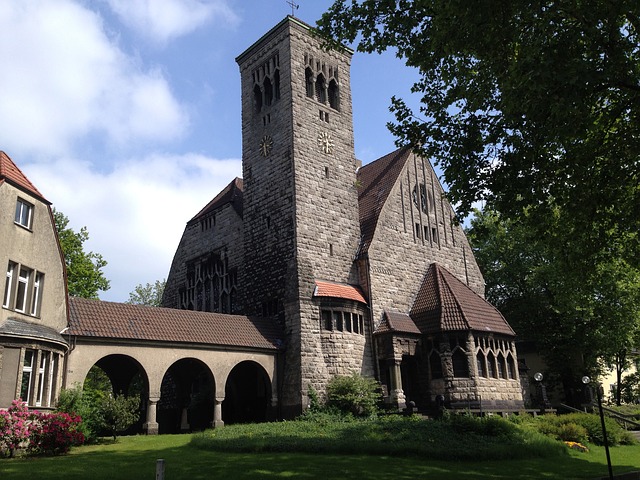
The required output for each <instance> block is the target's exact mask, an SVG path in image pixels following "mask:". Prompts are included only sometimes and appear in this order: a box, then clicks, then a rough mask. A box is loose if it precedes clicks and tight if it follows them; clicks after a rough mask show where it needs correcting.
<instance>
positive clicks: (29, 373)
mask: <svg viewBox="0 0 640 480" xmlns="http://www.w3.org/2000/svg"><path fill="white" fill-rule="evenodd" d="M37 354H38V351H37V350H35V349H32V348H27V349H25V351H24V357H23V359H22V380H21V383H20V398H21V400H22V401H23V402H26V403H27V405H31V402H30V401H31V393H32V391H33V363H34V361H35V359H36V357H37ZM28 355H30V362H29V364H28V365H27V363H26V362H27V358H28V357H27V356H28ZM25 375H26V381H27V383H26V384H25ZM25 386H26V392H25Z"/></svg>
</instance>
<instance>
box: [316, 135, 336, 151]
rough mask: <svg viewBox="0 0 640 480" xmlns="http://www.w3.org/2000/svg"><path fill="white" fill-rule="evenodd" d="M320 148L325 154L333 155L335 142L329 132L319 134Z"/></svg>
mask: <svg viewBox="0 0 640 480" xmlns="http://www.w3.org/2000/svg"><path fill="white" fill-rule="evenodd" d="M318 147H320V150H322V152H323V153H327V154H329V155H331V154H332V153H333V140H332V139H331V134H330V133H329V132H320V133H319V134H318Z"/></svg>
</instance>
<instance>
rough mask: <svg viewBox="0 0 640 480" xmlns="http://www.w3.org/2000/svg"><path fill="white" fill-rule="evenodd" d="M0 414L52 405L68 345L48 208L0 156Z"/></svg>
mask: <svg viewBox="0 0 640 480" xmlns="http://www.w3.org/2000/svg"><path fill="white" fill-rule="evenodd" d="M0 268H2V271H3V272H6V273H5V274H4V275H3V277H4V278H3V279H2V281H1V282H0V284H1V285H2V308H1V309H0V408H4V407H8V406H9V405H10V404H11V402H12V400H14V399H16V398H21V399H22V400H24V401H26V402H27V403H28V405H29V406H33V407H38V408H45V409H46V408H48V407H52V406H54V405H55V402H56V398H57V395H58V393H59V391H60V387H61V385H62V374H63V366H64V362H65V356H66V354H67V351H68V345H67V342H66V341H65V339H64V337H63V336H62V332H63V331H64V329H65V328H66V327H67V323H68V307H67V291H66V284H65V267H64V261H63V256H62V252H61V250H60V245H59V243H58V236H57V234H56V228H55V224H54V220H53V213H52V210H51V204H50V202H49V201H47V200H46V199H45V198H44V196H43V195H42V194H41V193H40V192H39V191H38V189H37V188H36V187H35V186H34V185H33V184H32V183H31V182H30V181H29V179H28V178H27V177H26V176H25V175H24V174H23V173H22V171H21V170H20V169H19V168H18V167H17V166H16V164H15V163H14V162H13V161H12V160H11V159H10V158H9V156H8V155H7V154H6V153H4V152H2V151H0Z"/></svg>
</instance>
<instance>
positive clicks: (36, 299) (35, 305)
mask: <svg viewBox="0 0 640 480" xmlns="http://www.w3.org/2000/svg"><path fill="white" fill-rule="evenodd" d="M43 277H44V274H42V273H41V272H36V274H35V275H34V281H33V290H32V294H31V312H30V313H31V315H32V316H34V317H37V316H39V315H40V292H41V291H42V288H41V287H42V280H43Z"/></svg>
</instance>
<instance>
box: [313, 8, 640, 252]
mask: <svg viewBox="0 0 640 480" xmlns="http://www.w3.org/2000/svg"><path fill="white" fill-rule="evenodd" d="M318 25H319V29H320V32H321V33H322V34H323V35H325V36H326V37H328V38H330V39H332V40H334V41H335V40H338V41H348V42H354V41H357V49H358V50H359V51H363V52H380V51H383V50H387V49H394V50H395V51H396V52H397V55H398V56H399V57H401V58H404V59H405V60H406V63H407V65H409V66H412V67H416V68H417V69H419V72H420V75H421V79H420V81H418V82H417V83H416V84H415V85H414V87H413V91H414V93H417V94H419V95H420V98H421V106H420V111H419V112H414V111H412V110H411V109H410V108H409V107H408V106H407V105H406V103H405V102H403V101H402V100H400V99H397V98H394V99H393V101H392V107H391V109H392V110H393V111H394V112H395V115H396V123H395V124H393V125H390V128H391V130H392V132H393V133H395V134H396V135H397V136H398V138H399V139H400V142H402V143H405V144H410V145H412V146H414V147H416V148H419V149H420V150H422V152H423V153H424V154H425V155H426V156H427V157H428V158H434V159H435V160H436V161H437V162H438V163H439V164H440V165H441V166H442V168H443V171H444V177H445V180H446V183H447V184H448V185H449V187H450V192H449V193H450V195H451V197H452V198H453V199H454V201H455V202H456V203H458V204H459V209H458V211H459V212H461V213H463V214H465V213H467V212H469V211H470V210H471V207H472V204H473V202H474V201H477V200H479V199H483V200H485V201H487V203H489V204H492V205H494V206H495V207H496V208H497V209H498V210H499V211H501V212H502V213H503V214H505V215H507V216H508V217H509V218H515V217H517V216H518V215H520V214H521V213H522V211H523V209H524V208H533V209H535V210H539V212H536V215H535V216H536V217H544V216H546V215H548V214H549V213H550V212H552V211H553V210H554V209H555V208H556V207H559V208H560V209H561V210H563V211H565V212H566V215H567V218H568V219H571V220H572V222H571V224H572V225H575V229H574V233H575V234H576V235H579V236H580V237H581V238H582V239H583V240H584V241H585V243H586V244H585V245H584V250H583V253H585V254H586V253H589V252H590V250H589V244H591V247H592V248H593V247H594V246H596V247H600V246H601V245H603V244H606V243H609V242H611V241H614V240H616V239H619V238H621V237H623V236H625V235H632V236H633V237H635V239H634V243H635V247H636V248H637V235H636V233H637V232H638V230H639V229H638V225H639V222H640V218H639V212H638V209H637V205H638V204H639V203H640V187H639V182H638V178H639V175H640V171H639V170H640V161H639V158H638V153H637V152H638V151H640V148H639V147H640V121H639V120H640V48H638V45H639V44H640V4H638V2H636V1H634V0H621V1H618V2H615V3H614V4H611V3H610V2H606V1H603V0H596V1H592V2H581V1H578V0H568V1H565V2H560V3H559V2H527V1H522V0H516V1H511V2H500V3H495V2H494V3H490V4H487V3H486V2H468V1H465V0H453V1H449V2H439V1H435V0H426V1H421V2H412V1H409V0H399V1H394V2H379V1H376V0H363V1H356V0H353V1H350V2H349V1H346V0H337V1H335V2H334V4H333V5H332V6H331V8H330V9H329V10H328V11H327V12H326V13H325V14H324V15H323V17H322V19H321V20H320V21H319V22H318ZM594 226H595V228H594ZM596 250H600V249H599V248H596ZM629 253H630V257H631V252H629Z"/></svg>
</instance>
